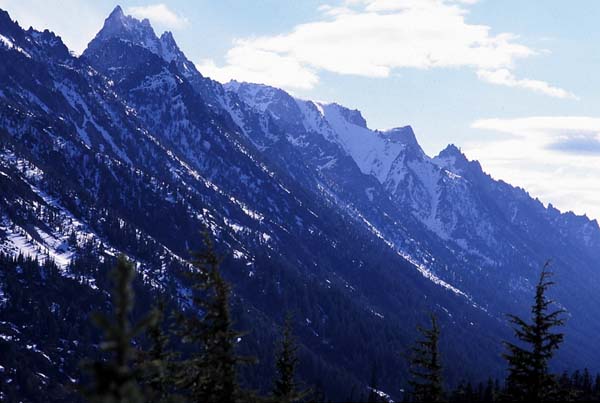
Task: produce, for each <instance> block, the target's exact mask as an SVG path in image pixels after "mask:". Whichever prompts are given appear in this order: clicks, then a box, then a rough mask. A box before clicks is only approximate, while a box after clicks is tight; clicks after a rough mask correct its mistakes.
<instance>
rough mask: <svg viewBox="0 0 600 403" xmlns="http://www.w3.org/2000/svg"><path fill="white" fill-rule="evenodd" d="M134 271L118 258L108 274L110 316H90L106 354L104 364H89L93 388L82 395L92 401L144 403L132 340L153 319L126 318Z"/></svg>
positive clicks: (123, 257) (129, 309)
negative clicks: (110, 279) (99, 331)
mask: <svg viewBox="0 0 600 403" xmlns="http://www.w3.org/2000/svg"><path fill="white" fill-rule="evenodd" d="M134 276H135V269H134V267H133V265H132V264H131V262H129V261H128V260H127V258H126V257H125V256H123V255H121V256H119V258H118V261H117V266H116V267H115V269H114V270H113V272H112V277H113V281H114V289H113V293H112V298H113V303H112V307H113V315H114V317H113V318H111V319H109V318H107V317H106V316H104V315H100V314H96V315H94V318H93V320H94V322H95V323H96V324H97V326H98V327H100V328H101V329H102V330H103V331H104V341H103V342H102V344H101V345H100V347H101V348H102V350H104V351H106V352H108V353H110V359H109V360H108V361H96V362H94V363H92V364H91V365H90V369H91V372H92V375H93V381H94V385H93V386H92V388H90V390H88V391H87V392H86V393H85V394H86V395H87V397H88V399H89V400H90V401H92V402H103V403H113V402H120V403H136V402H144V401H146V399H145V397H144V395H143V393H142V390H141V388H140V385H139V383H138V379H139V375H140V374H139V371H138V369H136V368H134V367H133V365H132V362H133V360H134V359H135V358H136V351H135V349H134V348H133V347H132V343H133V339H134V337H135V336H137V335H139V334H140V333H141V332H142V331H144V330H145V329H146V328H147V327H148V326H149V325H151V324H152V322H153V320H154V318H153V316H152V315H149V316H148V317H147V318H146V319H144V320H142V321H140V322H139V323H137V324H135V325H133V324H132V323H131V322H130V318H129V316H130V315H131V311H132V309H133V304H134V293H133V289H132V287H131V284H132V282H133V278H134Z"/></svg>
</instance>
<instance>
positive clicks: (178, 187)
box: [0, 7, 600, 400]
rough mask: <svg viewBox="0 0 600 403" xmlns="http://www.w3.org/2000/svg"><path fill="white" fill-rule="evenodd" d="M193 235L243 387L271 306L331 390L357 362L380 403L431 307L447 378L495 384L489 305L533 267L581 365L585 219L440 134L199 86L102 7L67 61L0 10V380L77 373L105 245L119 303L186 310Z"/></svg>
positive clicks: (254, 380)
mask: <svg viewBox="0 0 600 403" xmlns="http://www.w3.org/2000/svg"><path fill="white" fill-rule="evenodd" d="M204 230H207V231H209V232H210V234H211V236H212V237H213V238H214V239H215V242H216V249H217V251H218V253H219V254H220V255H221V256H222V258H223V265H222V270H223V275H224V276H225V278H226V279H227V281H228V282H229V283H230V284H231V285H232V299H231V303H232V315H233V317H234V326H236V327H237V326H239V328H240V329H241V330H251V335H250V336H242V337H240V339H239V342H238V346H237V347H238V348H239V350H240V351H241V352H243V353H248V354H250V355H253V356H256V357H258V358H259V363H258V364H257V365H256V366H254V367H253V368H252V369H251V370H247V371H244V370H242V373H241V376H242V378H243V382H245V383H246V384H247V385H250V386H252V387H253V388H256V389H259V390H265V389H268V388H269V387H270V386H271V384H270V383H269V382H270V380H271V379H272V378H273V377H272V374H273V369H272V368H274V365H273V361H272V360H273V358H272V354H271V350H272V349H273V348H274V346H275V344H274V343H275V341H276V340H277V337H278V334H279V333H278V332H279V330H278V329H279V328H278V326H279V324H280V323H282V321H283V318H284V317H285V315H286V312H288V311H291V312H293V313H294V317H295V318H296V319H297V321H298V323H297V324H296V332H297V341H298V345H299V348H298V355H299V358H300V360H299V367H298V374H299V376H300V378H301V379H302V380H303V381H305V382H306V383H307V384H310V385H321V386H319V387H320V388H322V389H323V392H324V393H325V394H326V395H327V396H329V397H331V398H332V399H334V400H344V399H347V398H348V395H347V394H348V390H349V387H351V386H350V385H356V388H357V390H363V389H364V388H365V387H366V385H368V384H369V382H370V380H371V376H372V372H373V366H374V365H376V367H377V371H376V372H377V377H378V380H377V385H378V389H380V390H382V391H385V392H386V393H387V394H388V395H390V396H392V397H398V396H402V393H401V390H400V389H401V388H402V387H403V385H404V387H406V386H408V381H406V382H398V379H407V378H406V376H407V374H408V373H409V368H408V367H407V364H406V363H405V360H404V354H405V353H406V351H407V349H408V348H409V347H410V345H411V343H413V341H414V340H415V339H416V338H417V337H418V336H419V334H418V332H417V331H416V329H415V327H416V325H417V324H419V323H423V322H426V321H427V320H428V318H429V315H430V314H432V313H433V314H434V315H435V316H436V317H437V318H438V323H437V326H439V329H440V330H441V333H440V334H441V337H440V340H439V347H440V351H441V354H442V357H443V360H444V362H443V364H444V368H445V373H444V376H443V379H444V380H445V381H446V382H447V383H448V384H449V385H457V384H458V383H459V382H460V380H461V379H469V380H473V381H483V380H487V377H488V376H493V377H503V375H504V373H505V370H506V365H505V363H504V361H503V360H502V358H501V354H502V351H503V350H502V345H501V343H500V340H503V339H510V338H511V337H512V333H511V332H512V331H511V329H510V326H509V323H508V322H507V320H506V318H505V316H504V314H505V313H506V312H513V313H515V314H517V315H526V314H527V312H528V309H529V305H530V299H531V297H532V295H533V294H534V293H535V288H536V284H537V279H538V277H539V267H540V266H541V264H543V262H544V261H546V260H547V259H552V260H553V270H554V272H555V279H556V281H557V283H558V284H559V286H556V287H554V288H553V289H552V290H551V295H552V297H553V298H554V299H556V300H557V301H560V304H561V308H563V309H565V310H566V312H568V320H567V321H566V324H565V334H566V337H565V340H564V344H563V345H562V346H561V349H560V351H559V352H558V355H557V357H556V359H555V360H553V361H552V362H551V365H552V366H553V367H555V368H556V369H560V370H563V369H566V370H572V369H575V368H584V367H587V368H589V369H590V370H592V371H594V372H597V371H600V365H599V363H600V350H598V349H597V348H596V344H597V335H598V334H600V316H599V315H597V312H598V307H600V294H599V293H598V292H597V290H598V289H600V271H599V270H600V263H599V262H600V227H599V226H598V223H597V222H596V221H592V220H589V219H588V218H587V217H585V216H577V215H575V214H573V213H561V212H560V211H558V210H557V209H555V208H554V207H552V205H549V206H547V207H546V206H544V205H543V204H542V203H541V202H540V201H538V200H536V199H534V198H532V197H530V196H529V195H528V193H527V192H526V191H525V190H523V189H520V188H515V187H513V186H511V185H509V184H507V183H505V182H502V181H498V180H494V179H493V178H492V177H490V176H489V175H488V174H486V173H485V172H484V170H483V169H482V167H481V165H480V164H479V163H478V162H477V161H470V160H468V159H467V157H466V156H465V155H464V154H463V153H462V152H461V151H460V149H459V148H457V147H456V146H454V145H450V146H448V147H447V148H446V149H445V150H443V151H442V152H441V153H440V154H439V155H438V156H436V157H433V158H432V157H429V156H428V155H426V154H425V153H424V151H423V150H422V149H421V147H420V146H419V144H418V142H417V138H416V136H415V134H414V132H413V130H412V128H411V127H410V126H405V127H400V128H396V129H391V130H388V131H378V130H372V129H370V128H369V127H368V125H367V122H366V121H365V119H364V118H363V117H362V115H361V113H360V112H359V111H357V110H351V109H348V108H346V107H344V106H341V105H338V104H324V103H319V102H313V101H308V100H302V99H297V98H294V97H292V96H291V95H289V94H288V93H286V92H285V91H283V90H281V89H277V88H273V87H269V86H265V85H260V84H250V83H239V82H235V81H234V82H230V83H227V84H224V85H222V84H220V83H218V82H216V81H213V80H211V79H210V78H208V77H205V76H203V75H202V74H201V72H199V71H197V69H196V67H195V66H194V64H193V63H192V62H190V61H189V60H188V59H187V58H186V56H185V55H184V54H183V52H182V51H181V50H180V49H179V48H178V46H177V44H176V42H175V40H174V38H173V35H172V34H171V33H169V32H165V33H164V34H162V35H161V36H160V37H158V36H157V35H156V34H155V33H154V31H153V29H152V27H151V25H150V23H149V22H148V20H143V21H139V20H137V19H135V18H133V17H130V16H126V15H124V13H123V11H122V10H121V8H120V7H117V8H115V10H114V11H113V12H112V13H111V14H110V15H109V16H108V18H107V19H106V20H105V22H104V26H103V28H102V29H101V31H100V32H99V33H98V34H97V35H96V37H95V38H94V39H93V40H92V41H91V42H90V44H89V46H88V48H87V49H86V50H85V51H84V52H83V54H82V55H81V56H75V55H73V54H72V53H70V52H69V50H68V49H67V47H66V46H65V45H64V44H63V43H62V41H61V39H60V37H59V36H57V35H55V34H54V33H52V32H49V31H47V30H46V31H43V32H40V31H37V30H35V29H33V28H29V29H27V30H25V29H23V28H22V27H20V26H19V25H18V23H17V22H15V21H13V20H12V19H11V18H10V16H9V15H8V13H6V12H5V11H0V252H1V253H0V257H1V258H2V259H0V261H1V262H2V263H1V264H2V267H1V268H0V269H1V271H0V346H1V347H2V351H3V352H5V354H2V355H0V366H1V368H2V371H0V372H1V374H0V375H2V376H3V377H8V376H11V377H12V378H11V379H17V378H18V377H19V376H21V377H23V376H25V375H23V374H21V373H19V371H18V370H17V368H16V367H15V366H16V365H17V364H18V362H19V360H18V359H16V358H15V357H20V356H22V357H27V359H26V361H25V362H27V367H28V368H29V369H28V371H30V372H29V374H28V375H27V376H28V377H30V378H31V380H27V381H26V380H23V379H21V380H20V381H22V382H24V383H27V382H33V383H35V384H36V385H39V387H40V388H46V389H48V388H50V386H49V385H52V384H58V383H60V384H68V383H69V382H75V381H76V380H77V379H80V377H81V376H84V375H82V374H81V373H80V369H79V367H78V362H79V360H80V359H81V358H83V357H87V356H90V355H93V354H97V353H98V352H97V351H96V350H95V349H94V346H95V344H94V343H97V342H98V339H97V337H98V336H97V335H96V334H95V333H94V330H93V327H86V325H85V324H84V323H86V322H87V318H88V316H89V314H90V313H91V312H94V311H96V310H106V309H107V306H108V305H109V303H108V300H107V296H106V291H107V290H108V289H109V287H110V286H109V281H108V280H107V274H106V272H107V270H108V268H109V267H111V265H112V264H113V263H114V258H115V256H117V255H118V254H120V253H123V254H126V255H127V256H128V257H129V258H130V259H132V260H133V261H135V262H136V269H137V271H138V273H140V274H141V275H140V276H138V278H139V279H138V280H137V281H138V282H137V283H135V284H134V288H135V290H136V292H137V294H138V297H137V298H138V305H141V306H144V305H146V306H147V305H149V304H150V303H152V302H153V300H154V299H155V297H156V294H157V293H158V294H160V295H163V296H165V297H166V298H168V300H169V303H170V304H172V305H173V306H176V307H178V308H179V309H183V310H186V309H193V307H192V306H190V304H189V301H188V299H189V295H190V288H189V287H190V284H189V283H188V282H187V281H186V276H185V275H184V274H185V273H184V272H185V268H186V263H185V261H186V260H187V259H189V257H190V256H189V251H190V250H194V249H195V248H197V247H198V245H199V244H200V241H201V237H200V236H199V234H200V232H202V231H204ZM26 255H29V256H30V257H32V258H34V259H36V260H37V262H36V261H30V260H27V259H25V258H24V256H26ZM54 265H55V269H49V268H48V267H54ZM44 267H47V269H44ZM38 269H39V270H38ZM50 274H51V275H50ZM140 301H141V303H140ZM73 304H75V305H73ZM134 313H135V312H134ZM49 323H53V325H52V328H51V329H47V328H46V327H47V326H50V325H49ZM84 340H88V341H89V342H84ZM32 346H33V347H32ZM95 351H96V352H95ZM19 368H20V369H19V370H21V369H22V368H25V367H23V366H21V367H19ZM11 374H12V375H11ZM40 374H41V375H40ZM3 379H5V378H3ZM28 379H29V378H28ZM324 379H326V380H327V383H326V384H324V383H323V382H322V381H320V380H324ZM36 382H37V383H36ZM319 382H321V383H319ZM360 388H363V389H360ZM57 393H58V392H57ZM357 393H358V392H357Z"/></svg>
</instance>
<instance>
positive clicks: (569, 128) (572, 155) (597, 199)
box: [464, 116, 600, 219]
mask: <svg viewBox="0 0 600 403" xmlns="http://www.w3.org/2000/svg"><path fill="white" fill-rule="evenodd" d="M472 127H473V128H475V129H482V130H490V131H493V132H495V133H497V136H495V137H493V138H492V139H488V140H481V139H480V140H476V141H472V142H470V143H467V144H465V147H464V149H465V151H466V152H467V154H468V155H470V156H472V157H473V158H477V159H479V160H481V161H484V162H485V166H486V169H487V170H489V171H490V172H491V173H492V175H494V176H495V177H497V178H502V179H504V180H507V181H509V182H511V183H514V184H518V185H520V186H522V187H524V188H525V189H527V190H529V191H530V192H531V193H532V194H533V195H535V196H538V197H540V198H541V199H542V200H543V201H545V202H552V203H553V204H555V205H557V206H559V207H561V208H563V209H570V210H574V211H576V212H578V213H587V214H588V215H591V216H592V217H594V218H599V219H600V181H599V180H598V178H600V118H596V117H589V116H532V117H525V118H518V119H481V120H477V121H475V122H473V124H472ZM480 138H481V137H480Z"/></svg>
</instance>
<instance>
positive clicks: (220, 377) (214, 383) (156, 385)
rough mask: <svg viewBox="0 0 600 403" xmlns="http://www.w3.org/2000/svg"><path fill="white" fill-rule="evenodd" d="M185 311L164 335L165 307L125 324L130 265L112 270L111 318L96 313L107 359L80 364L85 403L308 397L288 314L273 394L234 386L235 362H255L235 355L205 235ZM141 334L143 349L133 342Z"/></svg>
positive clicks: (224, 290) (223, 285)
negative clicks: (182, 348)
mask: <svg viewBox="0 0 600 403" xmlns="http://www.w3.org/2000/svg"><path fill="white" fill-rule="evenodd" d="M190 263H191V266H192V268H191V270H190V271H189V273H188V276H189V279H190V280H191V284H192V296H191V307H190V309H188V310H187V312H186V313H182V312H177V313H175V314H174V315H175V319H174V321H173V324H172V326H171V327H170V329H169V330H168V332H165V330H164V328H165V305H164V303H163V302H160V301H159V303H158V304H157V306H156V307H155V308H154V309H153V310H152V311H151V312H150V313H149V314H148V315H147V316H146V317H145V318H144V319H142V320H141V321H139V322H137V323H135V324H134V323H132V322H131V320H130V316H131V315H130V314H131V312H132V310H133V304H134V300H135V298H134V293H133V289H132V287H131V284H132V281H133V278H134V275H135V268H134V267H133V264H132V263H131V262H129V261H128V260H127V259H126V258H125V257H124V256H121V257H119V259H118V263H117V266H116V267H115V268H114V270H113V282H114V285H113V292H112V297H113V303H112V311H113V313H112V315H113V317H112V318H108V317H106V316H103V315H97V316H96V317H95V318H94V321H95V322H96V324H97V325H98V326H99V327H100V328H101V329H102V330H103V332H104V336H103V342H102V344H101V348H102V350H104V351H105V352H107V353H108V357H109V358H108V359H101V360H97V361H95V362H92V363H87V364H86V367H88V368H89V371H90V373H91V375H92V382H91V385H90V386H89V387H87V388H84V390H83V395H84V396H85V397H86V398H87V399H88V400H89V401H92V402H103V403H112V402H115V403H117V402H119V403H136V402H203V403H204V402H208V403H210V402H232V403H233V402H271V401H273V402H275V401H276V402H296V401H300V400H301V399H304V398H305V397H306V396H307V394H308V392H307V391H301V390H300V389H299V387H298V384H297V381H296V374H295V372H296V366H297V364H298V359H297V346H296V342H295V340H294V337H293V332H292V327H293V322H292V319H291V316H288V317H287V319H286V321H285V324H284V327H283V331H282V338H281V345H280V347H279V350H278V352H277V358H276V367H277V368H276V372H277V378H276V379H275V380H274V381H273V390H272V393H271V394H270V395H268V396H259V395H258V394H257V393H256V392H255V391H253V390H250V389H247V388H244V387H242V386H241V385H240V383H239V381H238V367H239V365H244V364H251V363H252V362H253V361H254V359H253V358H251V357H242V356H239V355H237V354H236V344H237V342H239V340H240V337H242V336H243V334H242V333H239V332H236V331H234V330H233V326H232V320H231V317H230V312H229V297H230V286H229V284H228V283H227V282H226V281H225V280H224V279H223V277H222V276H221V273H220V271H219V265H220V259H219V257H218V256H217V255H216V253H215V252H214V248H213V244H212V241H211V240H210V238H209V237H208V236H205V248H204V250H202V251H197V252H193V253H192V260H191V261H190ZM142 337H145V338H146V339H148V340H149V341H150V347H149V348H147V349H143V348H141V347H140V344H139V343H138V342H137V340H139V339H140V338H142ZM174 339H177V340H179V341H180V343H181V344H184V345H187V346H188V347H189V349H187V351H186V354H185V357H183V355H184V354H182V352H178V351H173V350H172V348H171V347H172V341H173V340H174Z"/></svg>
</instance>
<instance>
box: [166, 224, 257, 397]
mask: <svg viewBox="0 0 600 403" xmlns="http://www.w3.org/2000/svg"><path fill="white" fill-rule="evenodd" d="M204 246H205V247H204V250H202V251H197V252H193V253H192V260H191V262H190V263H191V264H192V266H193V270H192V271H191V272H190V273H189V277H190V279H191V281H192V283H193V284H192V288H193V290H194V293H195V294H194V296H193V301H192V302H193V305H194V310H195V313H194V315H192V316H187V317H183V316H182V317H181V318H180V323H181V327H182V329H181V330H180V332H179V333H180V336H181V337H182V340H183V341H184V342H187V343H191V344H194V345H195V347H196V352H195V353H194V354H193V356H192V357H190V358H189V359H188V360H186V361H184V362H183V363H181V365H180V368H179V369H178V371H177V374H176V376H175V384H176V387H177V388H179V389H183V390H185V391H187V393H188V396H189V400H190V401H196V402H203V403H213V402H236V401H248V399H253V397H252V396H251V395H250V394H249V393H248V392H245V391H243V390H241V388H240V386H239V384H238V381H237V371H236V366H237V365H238V364H239V363H246V362H249V361H251V360H250V359H247V358H243V357H240V356H238V355H236V354H235V344H236V340H237V339H238V338H239V337H240V336H242V334H241V333H238V332H235V331H234V330H232V323H231V318H230V314H229V295H230V287H229V284H227V282H226V281H225V280H224V279H223V277H222V276H221V273H220V271H219V266H220V263H221V260H220V258H219V257H218V256H217V254H216V253H215V251H214V246H213V243H212V240H211V239H210V237H209V235H208V234H205V235H204Z"/></svg>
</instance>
